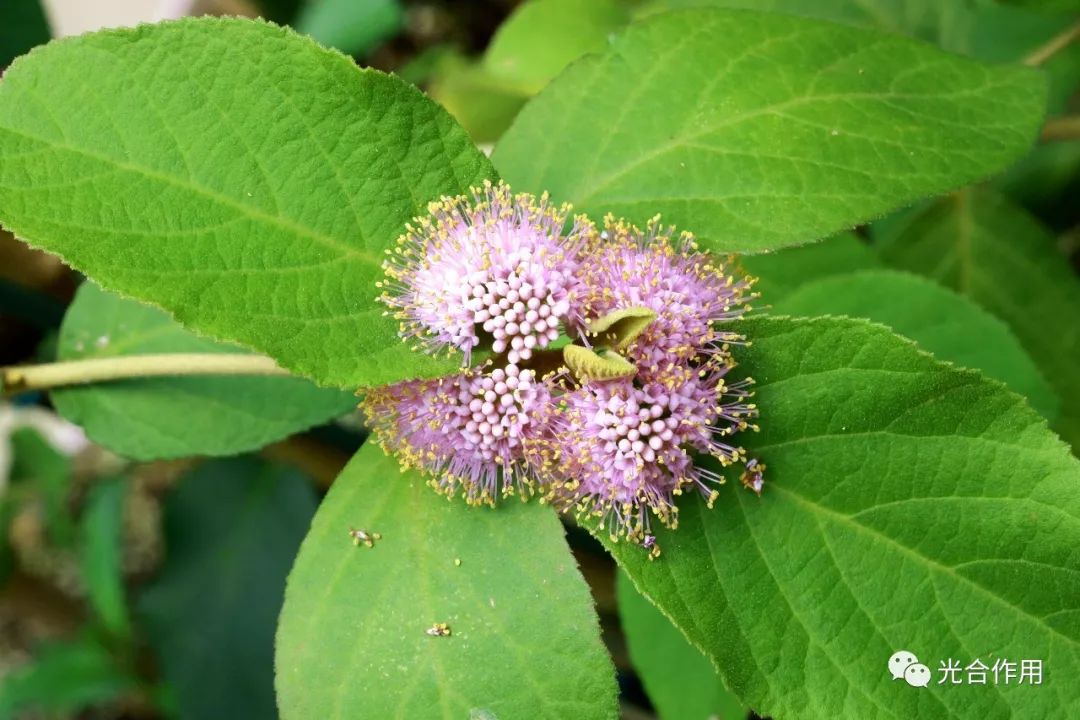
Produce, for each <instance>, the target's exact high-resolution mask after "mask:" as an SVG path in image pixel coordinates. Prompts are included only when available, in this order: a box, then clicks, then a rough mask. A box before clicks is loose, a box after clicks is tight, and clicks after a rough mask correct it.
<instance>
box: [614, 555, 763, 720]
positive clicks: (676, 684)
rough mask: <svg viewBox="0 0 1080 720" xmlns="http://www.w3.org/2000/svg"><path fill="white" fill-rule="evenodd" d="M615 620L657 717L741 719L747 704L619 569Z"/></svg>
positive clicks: (672, 718) (743, 717) (705, 719)
mask: <svg viewBox="0 0 1080 720" xmlns="http://www.w3.org/2000/svg"><path fill="white" fill-rule="evenodd" d="M615 590H616V594H617V596H618V598H619V619H620V620H621V621H622V627H623V631H624V632H625V633H626V644H627V647H628V649H629V651H630V660H631V661H632V662H633V664H634V670H636V671H637V674H638V676H640V678H641V682H642V684H643V685H644V686H645V690H646V691H647V692H648V694H649V699H650V700H651V701H652V704H653V705H654V706H655V707H656V710H657V712H658V713H659V714H660V720H707V719H708V720H713V719H715V720H745V718H746V716H747V715H748V712H747V709H746V706H745V705H744V704H742V703H741V702H740V701H739V699H738V698H737V697H735V695H734V694H732V692H731V691H730V690H728V689H726V688H725V687H724V684H723V682H721V680H720V677H719V676H718V675H717V674H716V668H714V667H713V666H712V663H710V662H709V659H708V658H706V657H705V656H704V655H702V654H701V651H700V650H698V649H697V648H696V647H694V646H693V645H691V644H690V643H689V642H688V641H687V639H686V637H684V636H683V634H682V633H681V632H680V631H679V629H678V628H676V627H675V626H674V625H672V624H671V621H670V620H668V619H667V618H666V617H664V615H663V613H661V612H660V611H659V610H657V609H656V608H655V607H654V606H653V604H652V603H650V602H649V601H648V600H646V599H645V598H644V597H643V596H642V595H641V594H640V593H639V592H638V591H637V590H635V589H634V585H633V583H631V581H630V579H629V578H628V577H627V576H626V573H625V572H620V573H619V574H618V575H617V576H616V582H615Z"/></svg>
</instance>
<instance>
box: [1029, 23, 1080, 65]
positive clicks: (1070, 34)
mask: <svg viewBox="0 0 1080 720" xmlns="http://www.w3.org/2000/svg"><path fill="white" fill-rule="evenodd" d="M1078 37H1080V22H1077V23H1076V24H1075V25H1073V26H1072V27H1070V28H1068V29H1067V30H1065V31H1064V32H1062V33H1061V34H1060V35H1055V36H1054V37H1052V38H1050V40H1049V41H1047V43H1046V44H1045V45H1043V46H1042V47H1038V48H1035V50H1034V51H1032V53H1031V54H1030V55H1028V56H1027V57H1026V58H1024V64H1025V65H1030V66H1031V67H1038V66H1039V65H1042V64H1043V63H1044V62H1046V61H1047V60H1049V59H1050V58H1052V57H1054V56H1055V55H1057V54H1058V53H1059V52H1061V51H1062V50H1064V49H1065V48H1067V47H1068V46H1069V43H1071V42H1072V41H1073V40H1076V39H1077V38H1078Z"/></svg>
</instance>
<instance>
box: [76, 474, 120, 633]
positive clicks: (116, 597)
mask: <svg viewBox="0 0 1080 720" xmlns="http://www.w3.org/2000/svg"><path fill="white" fill-rule="evenodd" d="M126 495H127V483H126V482H125V481H124V479H123V478H109V479H107V480H102V481H99V482H98V483H97V484H96V485H94V487H93V488H92V489H91V490H90V494H89V496H88V497H87V501H86V508H85V509H84V510H83V517H82V527H81V530H82V538H81V539H82V542H81V543H80V546H79V547H80V551H81V555H82V557H81V564H82V576H83V582H85V583H86V595H87V598H88V599H89V600H90V606H91V607H93V609H94V612H95V614H96V615H97V618H98V621H99V622H100V623H101V626H102V627H103V628H105V630H107V631H108V632H109V634H110V635H111V636H112V637H114V638H117V639H121V640H126V639H127V638H128V636H129V635H130V634H131V624H130V623H129V622H128V612H127V600H126V599H125V598H124V567H123V551H124V548H123V531H124V499H125V497H126Z"/></svg>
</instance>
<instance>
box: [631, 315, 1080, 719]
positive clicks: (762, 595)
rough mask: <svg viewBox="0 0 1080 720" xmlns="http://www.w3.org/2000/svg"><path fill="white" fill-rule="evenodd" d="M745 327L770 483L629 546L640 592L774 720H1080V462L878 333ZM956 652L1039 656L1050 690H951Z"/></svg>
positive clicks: (753, 447) (850, 328) (820, 325)
mask: <svg viewBox="0 0 1080 720" xmlns="http://www.w3.org/2000/svg"><path fill="white" fill-rule="evenodd" d="M745 330H746V334H747V336H748V337H750V338H752V339H753V345H752V346H750V347H749V348H744V349H741V350H740V353H739V360H740V361H741V363H742V367H745V368H748V369H752V371H753V373H754V376H755V377H756V378H757V379H758V381H759V384H758V392H757V398H756V401H757V402H758V405H759V407H760V408H761V419H760V421H759V422H760V425H761V433H760V434H759V435H758V436H757V437H754V438H753V439H752V441H750V442H748V445H749V447H748V451H749V452H750V453H751V455H752V456H755V457H759V458H761V459H762V460H763V461H765V462H766V463H767V464H768V471H767V475H768V477H767V480H766V485H765V490H764V492H763V493H762V495H761V497H760V498H759V497H755V496H754V495H753V494H752V493H749V492H747V491H746V490H745V489H743V488H741V487H739V485H738V483H729V485H728V487H727V488H726V489H725V491H724V492H722V493H721V497H720V498H719V499H718V501H717V502H716V505H715V507H714V509H713V510H708V509H706V507H705V504H704V503H703V502H701V501H700V498H697V497H693V498H687V501H686V502H684V503H682V506H681V509H682V512H681V513H680V524H679V528H678V529H677V530H675V531H667V530H661V531H660V532H658V533H657V535H658V539H659V543H660V544H661V546H662V547H663V555H662V556H661V557H660V558H659V559H658V560H656V561H649V560H648V559H647V553H645V552H643V551H642V550H641V548H639V547H635V546H632V545H625V544H619V545H615V546H612V547H611V550H612V552H613V553H614V554H615V556H616V558H617V559H618V560H619V562H620V563H621V564H622V565H623V566H624V568H625V569H626V570H627V572H628V573H629V574H630V576H631V578H632V579H633V581H634V584H635V585H636V586H637V588H638V589H639V590H641V591H642V592H644V593H646V594H647V595H648V596H649V597H650V598H651V599H652V600H653V601H654V602H655V603H656V604H657V605H658V606H659V607H660V608H661V609H662V610H663V611H664V613H665V614H666V615H668V616H669V617H671V618H672V619H673V621H674V622H675V623H676V624H677V625H678V626H679V628H680V629H681V630H682V631H683V632H684V633H686V635H687V636H688V637H689V638H690V640H691V641H692V642H693V643H694V645H696V646H697V647H699V648H701V649H702V650H703V651H704V652H705V653H706V654H707V655H708V656H709V657H710V658H711V659H712V660H713V661H714V662H715V663H716V664H717V666H718V667H719V669H720V672H721V674H722V675H723V677H724V679H725V681H726V683H727V685H728V687H730V688H731V689H732V690H733V691H734V692H736V694H738V695H739V696H740V697H741V698H742V700H743V701H745V702H746V703H747V704H748V705H750V707H752V708H754V710H755V711H756V712H758V713H760V714H762V715H770V716H773V717H778V718H783V717H798V718H836V717H858V718H869V717H897V718H916V717H934V718H954V717H955V718H990V717H1010V716H1011V717H1030V718H1046V717H1071V716H1075V715H1076V714H1077V712H1080V686H1078V685H1077V684H1076V683H1075V682H1072V680H1071V679H1072V678H1074V677H1076V675H1077V673H1080V625H1078V624H1077V623H1076V618H1077V617H1080V603H1078V599H1080V572H1078V571H1077V552H1076V548H1077V547H1080V461H1078V460H1077V459H1076V458H1074V457H1073V456H1071V455H1070V454H1069V452H1068V448H1067V447H1066V446H1065V445H1064V444H1063V443H1062V442H1061V441H1060V440H1058V439H1057V438H1056V437H1055V436H1054V435H1053V433H1051V432H1049V431H1048V430H1047V428H1046V423H1045V421H1043V420H1042V419H1041V418H1040V417H1039V416H1038V415H1037V414H1036V413H1035V412H1034V411H1033V410H1031V409H1030V408H1029V407H1028V405H1027V403H1025V402H1024V400H1023V399H1022V398H1020V397H1019V396H1017V395H1014V394H1012V393H1010V392H1008V391H1007V390H1005V388H1004V387H1003V386H1002V385H1001V384H999V383H997V382H995V381H991V380H987V379H985V378H983V377H982V376H981V375H979V374H978V373H976V372H972V371H967V370H958V369H954V368H952V367H950V366H947V365H943V364H941V363H938V362H936V361H934V360H933V359H932V358H931V357H930V356H929V355H927V354H925V353H922V352H920V351H919V350H918V349H917V347H916V346H915V345H914V344H912V343H909V342H907V341H905V340H903V339H900V338H897V337H896V336H895V335H893V334H892V333H890V332H889V331H888V330H887V329H885V328H883V327H881V326H880V325H873V324H869V323H866V322H864V321H858V320H846V319H835V318H823V319H817V320H791V319H784V318H776V319H770V318H762V319H756V320H750V321H747V323H746V326H745ZM898 650H906V651H909V652H911V653H914V654H915V655H916V656H917V657H918V658H919V660H920V661H921V662H922V663H924V664H925V665H927V666H928V667H929V668H931V669H932V672H933V673H934V675H933V681H932V682H931V684H930V685H929V687H925V688H913V687H909V686H908V684H907V683H906V682H904V680H903V679H901V680H893V679H892V677H891V675H890V674H889V671H888V668H887V663H888V660H889V657H890V656H891V655H892V654H893V653H894V652H896V651H898ZM949 659H952V660H953V661H955V662H959V663H962V667H966V666H968V665H969V664H971V663H974V661H976V660H979V661H980V662H982V663H983V664H985V665H986V666H987V667H988V668H989V667H992V666H993V665H994V662H995V660H1006V659H1007V660H1009V661H1011V662H1015V663H1017V666H1019V663H1020V661H1021V660H1023V659H1032V660H1041V662H1042V667H1043V672H1044V675H1043V678H1042V684H1041V685H1036V684H1032V683H1031V678H1030V677H1029V678H1028V681H1027V682H1025V683H1024V684H1018V683H1017V681H1016V680H1017V678H1016V677H1014V678H1013V679H1012V681H1011V683H1008V684H1007V683H1006V682H1004V676H1003V675H999V682H997V683H996V684H994V683H993V682H992V678H993V677H994V676H993V675H992V674H991V673H989V672H988V675H987V677H988V678H991V680H990V681H988V682H987V683H986V684H985V685H978V684H967V683H965V682H964V681H963V679H964V678H965V677H966V674H965V673H961V684H959V685H954V684H952V683H951V682H946V683H943V684H939V683H938V682H937V681H938V679H939V678H940V677H941V674H940V672H939V668H940V666H941V664H942V663H945V662H946V661H948V660H949ZM999 671H1000V668H999ZM1014 671H1015V668H1014Z"/></svg>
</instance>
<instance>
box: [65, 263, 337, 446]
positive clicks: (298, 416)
mask: <svg viewBox="0 0 1080 720" xmlns="http://www.w3.org/2000/svg"><path fill="white" fill-rule="evenodd" d="M229 352H234V353H235V352H243V351H242V350H240V349H238V348H236V347H230V346H229V345H225V344H222V343H216V342H213V341H212V340H207V339H205V338H201V337H199V336H197V335H195V334H194V333H191V332H188V331H187V330H185V329H184V328H183V327H182V326H181V325H180V324H179V323H177V322H175V321H174V320H171V319H170V318H169V316H168V315H166V314H165V313H163V312H161V311H160V310H157V309H155V308H152V307H148V306H146V305H143V304H141V303H139V302H136V301H134V300H126V299H123V298H120V297H118V296H116V295H114V294H112V293H109V292H105V291H104V290H102V289H101V288H99V287H97V286H96V285H94V284H93V283H90V282H87V283H84V284H83V286H82V287H80V288H79V291H78V293H77V294H76V296H75V301H74V302H73V303H72V304H71V307H70V308H69V309H68V312H67V315H66V316H65V318H64V324H63V327H62V328H61V330H60V344H59V351H58V354H59V359H60V360H77V359H86V358H112V357H126V356H130V355H146V354H153V353H229ZM52 399H53V403H54V404H55V405H56V409H57V410H58V411H59V412H60V414H61V415H63V416H64V417H66V418H67V419H68V420H70V421H72V422H73V423H76V424H78V425H81V426H82V427H83V428H85V429H86V432H87V435H89V436H90V437H91V438H92V439H93V440H94V441H95V442H98V443H100V444H102V445H104V446H105V447H107V448H109V449H110V450H113V451H115V452H117V453H119V454H121V455H125V456H127V457H131V458H135V459H138V460H156V459H161V458H175V457H188V456H192V455H235V454H237V453H241V452H246V451H248V450H255V449H258V448H260V447H262V446H264V445H266V444H268V443H271V442H274V441H276V440H280V439H281V438H284V437H287V436H289V435H292V434H293V433H297V432H300V431H303V430H307V429H308V428H310V427H312V426H313V425H318V424H320V423H323V422H326V421H327V420H330V419H331V418H334V417H336V416H338V415H343V414H345V413H347V412H349V411H350V410H351V409H353V408H354V407H355V406H356V398H355V396H354V395H353V394H352V393H350V392H347V391H343V390H334V389H328V388H319V387H316V386H315V385H313V384H312V383H311V382H309V381H308V380H304V379H302V378H290V377H234V376H229V377H213V376H199V377H176V378H144V379H136V380H124V381H119V382H110V383H102V384H98V385H86V386H81V387H70V388H64V389H60V390H55V391H53V393H52Z"/></svg>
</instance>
